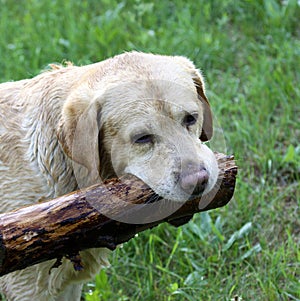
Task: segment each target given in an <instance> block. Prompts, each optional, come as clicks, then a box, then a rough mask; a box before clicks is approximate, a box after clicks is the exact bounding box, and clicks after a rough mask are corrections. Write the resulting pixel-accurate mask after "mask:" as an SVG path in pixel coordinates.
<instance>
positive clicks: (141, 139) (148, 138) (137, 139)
mask: <svg viewBox="0 0 300 301" xmlns="http://www.w3.org/2000/svg"><path fill="white" fill-rule="evenodd" d="M132 141H133V143H139V144H145V143H152V142H153V135H150V134H146V135H143V134H142V135H136V136H134V137H133V139H132Z"/></svg>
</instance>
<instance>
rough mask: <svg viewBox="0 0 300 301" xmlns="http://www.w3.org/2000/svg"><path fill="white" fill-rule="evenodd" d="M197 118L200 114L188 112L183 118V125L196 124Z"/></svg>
mask: <svg viewBox="0 0 300 301" xmlns="http://www.w3.org/2000/svg"><path fill="white" fill-rule="evenodd" d="M197 119H198V114H196V113H195V114H188V115H186V116H185V117H184V119H183V122H182V123H183V125H184V126H186V127H188V126H191V125H194V124H195V123H196V122H197Z"/></svg>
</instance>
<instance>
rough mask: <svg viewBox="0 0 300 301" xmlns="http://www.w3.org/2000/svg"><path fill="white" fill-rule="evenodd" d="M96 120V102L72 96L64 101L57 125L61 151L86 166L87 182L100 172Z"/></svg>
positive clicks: (96, 176) (97, 121) (98, 115)
mask: <svg viewBox="0 0 300 301" xmlns="http://www.w3.org/2000/svg"><path fill="white" fill-rule="evenodd" d="M99 124H100V106H99V104H98V103H96V102H94V103H89V102H88V101H86V100H83V99H82V98H78V97H74V96H71V97H69V99H68V100H67V101H66V102H65V104H64V107H63V109H62V115H61V119H60V122H59V124H58V127H57V137H58V140H59V142H60V144H61V146H62V148H63V150H64V152H65V153H66V154H67V155H68V157H70V158H71V159H72V160H73V161H75V162H76V163H78V164H80V165H83V166H84V167H86V168H87V170H88V173H89V178H90V179H89V182H93V181H95V179H96V178H98V176H99V170H100V158H99V145H98V135H99Z"/></svg>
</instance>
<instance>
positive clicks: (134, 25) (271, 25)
mask: <svg viewBox="0 0 300 301" xmlns="http://www.w3.org/2000/svg"><path fill="white" fill-rule="evenodd" d="M299 18H300V3H299V1H298V3H297V1H296V0H287V1H279V0H278V1H275V0H245V1H235V0H223V1H216V0H211V1H206V0H199V1H192V0H190V1H189V0H188V1H183V0H175V1H142V0H133V1H129V0H127V1H126V0H124V1H119V2H118V1H115V0H112V1H111V0H98V1H96V0H94V1H76V0H74V1H71V0H65V1H59V0H57V1H55V0H53V1H50V0H49V1H39V0H27V1H25V0H23V1H9V0H0V32H1V39H0V58H1V60H0V81H1V82H4V81H9V80H19V79H22V78H28V77H32V76H34V75H36V74H38V73H39V72H40V70H41V69H45V68H46V67H47V64H48V63H53V62H59V63H62V62H64V61H65V60H68V61H72V62H74V63H75V64H78V65H83V64H87V63H91V62H96V61H100V60H102V59H105V58H107V57H110V56H112V55H114V54H118V53H122V52H124V51H130V50H138V51H145V52H154V53H161V54H168V55H174V54H176V55H184V56H187V57H189V58H190V59H192V60H193V61H194V62H195V64H196V65H197V67H199V68H200V69H202V70H203V73H204V75H205V78H206V83H207V94H208V96H209V99H210V102H211V106H212V109H213V111H214V115H215V124H216V131H215V132H216V136H215V138H214V139H213V140H212V142H211V143H210V145H211V147H212V148H213V149H215V150H218V151H221V152H226V153H228V154H234V155H235V158H236V160H237V164H238V166H239V176H238V181H237V187H236V191H235V196H234V198H233V200H232V201H231V202H230V203H229V204H228V205H227V206H226V207H224V208H220V209H217V210H213V211H210V212H205V213H202V214H197V215H196V216H195V217H194V218H193V220H192V221H191V222H189V223H188V224H186V225H184V226H182V227H180V228H177V229H176V228H174V227H172V226H170V225H167V224H162V225H160V226H159V227H157V228H155V229H152V230H149V231H146V232H143V233H140V234H139V235H138V236H137V237H135V238H134V239H133V240H131V241H130V242H128V243H126V244H124V245H123V246H122V247H120V248H118V249H117V250H116V251H115V252H114V253H113V254H112V255H111V258H110V262H111V267H109V268H107V269H105V270H103V271H102V272H100V273H99V275H97V276H96V279H95V281H94V282H91V283H89V284H87V285H86V286H85V292H83V297H82V300H86V301H96V300H97V301H98V300H101V301H104V300H105V301H108V300H110V301H121V300H123V301H125V300H130V301H131V300H143V301H153V300H158V301H169V300H171V301H175V300H205V301H206V300H213V301H215V300H231V299H234V300H263V301H265V300H270V301H273V300H283V301H287V300H300V215H299V204H300V184H299V182H300V142H299V141H300V122H299V120H300V84H299V82H300V23H299ZM0 299H1V297H0ZM70 301H71V300H70Z"/></svg>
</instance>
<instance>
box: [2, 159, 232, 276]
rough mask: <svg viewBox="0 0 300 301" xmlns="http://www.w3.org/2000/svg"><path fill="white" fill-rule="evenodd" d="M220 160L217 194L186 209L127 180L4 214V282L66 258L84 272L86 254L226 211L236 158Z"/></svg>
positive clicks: (138, 182)
mask: <svg viewBox="0 0 300 301" xmlns="http://www.w3.org/2000/svg"><path fill="white" fill-rule="evenodd" d="M216 158H217V160H218V164H219V169H220V173H219V179H218V182H217V184H216V186H215V188H214V190H213V191H212V192H210V193H209V194H208V195H205V196H204V197H202V198H200V199H194V200H189V201H187V202H185V203H182V204H180V203H178V202H171V201H167V200H163V199H162V198H160V197H159V196H158V195H157V194H155V193H154V192H153V190H151V189H150V188H149V187H148V186H147V185H146V184H144V183H143V182H142V181H141V180H139V179H137V178H136V177H134V176H132V175H126V176H124V177H121V178H120V179H111V180H109V181H106V182H105V183H102V184H99V185H98V184H97V185H94V186H91V187H89V188H87V189H83V190H78V191H75V192H72V193H70V194H68V195H64V196H61V197H59V198H56V199H54V200H51V201H47V202H44V203H39V204H36V205H32V206H28V207H24V208H21V209H18V210H15V211H12V212H8V213H4V214H1V215H0V276H2V275H5V274H7V273H10V272H13V271H16V270H20V269H24V268H26V267H28V266H31V265H33V264H36V263H40V262H43V261H46V260H49V259H54V258H57V259H58V261H57V262H58V264H59V261H60V259H61V258H62V257H63V256H66V257H67V258H70V259H71V260H72V262H73V264H74V268H75V269H76V270H80V269H82V268H83V267H82V266H81V265H80V257H79V251H81V250H85V249H88V248H96V247H106V248H109V249H111V250H113V249H115V248H116V247H117V245H119V244H121V243H123V242H126V241H128V240H130V239H131V238H132V237H134V235H135V234H136V233H139V232H141V231H144V230H146V229H149V228H152V227H155V226H157V225H158V224H160V223H162V222H169V223H170V224H172V225H174V226H180V225H182V224H184V223H186V222H187V221H188V220H189V219H190V218H191V217H192V216H193V214H195V213H197V212H200V211H205V210H210V209H214V208H218V207H221V206H224V205H226V204H227V203H228V202H229V201H230V199H231V198H232V196H233V192H234V188H235V179H236V175H237V166H236V165H235V162H234V158H233V157H228V156H225V155H223V154H216ZM74 242H76V243H74Z"/></svg>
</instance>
